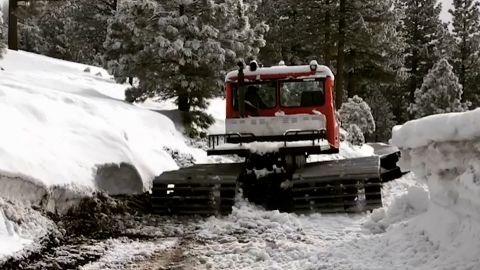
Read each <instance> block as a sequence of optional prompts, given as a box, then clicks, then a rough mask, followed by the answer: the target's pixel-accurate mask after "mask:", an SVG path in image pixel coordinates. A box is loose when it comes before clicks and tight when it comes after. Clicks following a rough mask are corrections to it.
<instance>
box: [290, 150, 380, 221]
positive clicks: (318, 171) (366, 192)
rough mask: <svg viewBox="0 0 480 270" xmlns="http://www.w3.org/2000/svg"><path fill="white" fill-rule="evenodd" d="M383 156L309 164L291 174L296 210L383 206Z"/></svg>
mask: <svg viewBox="0 0 480 270" xmlns="http://www.w3.org/2000/svg"><path fill="white" fill-rule="evenodd" d="M381 181H382V180H381V174H380V157H379V156H371V157H362V158H353V159H343V160H332V161H324V162H315V163H309V164H306V165H305V167H303V168H301V169H298V170H297V171H296V172H295V173H294V174H293V177H292V187H291V191H292V209H291V212H295V213H317V212H320V213H339V212H362V211H366V210H372V209H375V208H378V207H381V206H382V195H381V185H382V184H381Z"/></svg>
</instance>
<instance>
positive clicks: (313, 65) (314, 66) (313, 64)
mask: <svg viewBox="0 0 480 270" xmlns="http://www.w3.org/2000/svg"><path fill="white" fill-rule="evenodd" d="M317 68H318V62H317V60H312V61H311V62H310V70H311V71H315V70H317Z"/></svg>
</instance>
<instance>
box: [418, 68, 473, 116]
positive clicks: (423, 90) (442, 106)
mask: <svg viewBox="0 0 480 270" xmlns="http://www.w3.org/2000/svg"><path fill="white" fill-rule="evenodd" d="M462 93H463V91H462V86H461V85H460V84H459V82H458V78H457V76H455V74H454V73H453V67H452V66H451V65H450V64H449V63H448V61H447V60H446V59H441V60H440V61H439V62H438V63H436V64H435V66H434V67H433V68H432V69H431V70H430V72H429V73H428V75H427V76H426V77H425V80H424V82H423V84H422V87H420V89H418V90H417V91H415V103H414V104H412V106H411V107H410V110H411V112H412V113H413V114H414V115H415V118H420V117H424V116H427V115H432V114H439V113H449V112H462V111H465V110H466V109H467V104H465V103H462V102H461V99H462Z"/></svg>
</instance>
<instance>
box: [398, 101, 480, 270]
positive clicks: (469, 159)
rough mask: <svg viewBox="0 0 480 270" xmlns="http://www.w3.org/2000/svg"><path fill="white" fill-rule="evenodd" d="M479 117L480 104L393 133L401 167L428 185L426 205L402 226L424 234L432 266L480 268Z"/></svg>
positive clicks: (419, 122)
mask: <svg viewBox="0 0 480 270" xmlns="http://www.w3.org/2000/svg"><path fill="white" fill-rule="evenodd" d="M479 117H480V109H477V110H475V111H470V112H466V113H450V114H443V115H434V116H429V117H425V118H423V119H419V120H415V121H411V122H408V123H406V124H405V125H403V126H402V127H396V128H395V129H394V132H393V138H392V141H393V143H394V144H396V145H397V146H398V147H399V148H400V149H401V150H402V159H401V164H400V165H401V166H402V169H403V170H411V171H412V172H414V173H415V176H416V177H417V178H418V179H419V181H421V182H423V183H426V185H427V186H428V191H429V202H428V210H427V211H426V212H425V213H423V214H421V215H419V216H417V217H415V218H413V219H412V220H410V221H409V222H408V223H407V224H406V225H405V226H406V227H405V228H404V229H403V230H404V231H406V230H409V231H410V232H411V234H415V233H421V234H422V235H423V237H424V238H425V239H426V240H427V241H429V242H430V243H431V245H433V246H434V247H435V248H436V250H435V252H434V254H436V256H437V257H436V258H430V259H431V261H429V265H430V267H432V269H433V268H435V269H478V268H480V258H478V254H479V253H480V212H479V211H478V209H480V126H479V125H478V119H479ZM416 206H419V205H418V203H417V204H416ZM422 207H423V206H422Z"/></svg>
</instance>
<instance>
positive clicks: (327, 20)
mask: <svg viewBox="0 0 480 270" xmlns="http://www.w3.org/2000/svg"><path fill="white" fill-rule="evenodd" d="M325 6H326V9H325V25H324V27H325V29H326V30H325V46H324V52H323V60H324V61H325V65H326V66H327V67H330V58H331V56H330V50H331V48H330V42H331V40H330V29H331V28H330V12H331V10H330V0H326V1H325Z"/></svg>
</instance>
